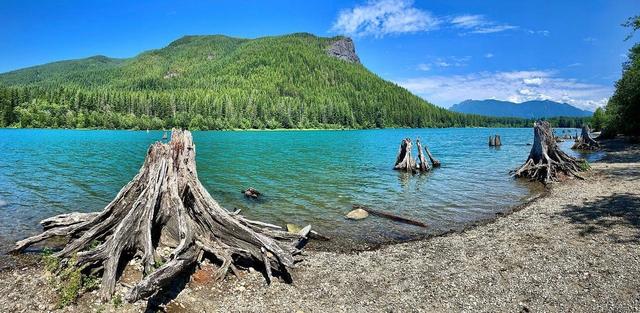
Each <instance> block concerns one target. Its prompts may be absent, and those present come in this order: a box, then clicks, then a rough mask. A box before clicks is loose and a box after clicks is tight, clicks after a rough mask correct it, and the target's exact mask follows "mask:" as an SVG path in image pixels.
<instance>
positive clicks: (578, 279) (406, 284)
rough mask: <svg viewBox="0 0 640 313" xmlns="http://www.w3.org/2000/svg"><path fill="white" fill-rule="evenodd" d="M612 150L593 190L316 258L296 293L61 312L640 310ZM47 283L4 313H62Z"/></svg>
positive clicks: (274, 289)
mask: <svg viewBox="0 0 640 313" xmlns="http://www.w3.org/2000/svg"><path fill="white" fill-rule="evenodd" d="M607 149H608V150H609V151H608V153H607V156H606V157H605V158H604V159H603V160H602V161H600V162H598V163H595V164H593V165H592V166H593V170H592V171H591V172H590V173H589V174H587V175H586V179H585V180H584V181H581V180H572V181H568V182H564V183H561V184H557V185H555V186H553V187H552V188H551V189H550V191H549V193H548V195H547V196H545V197H542V198H540V199H538V200H536V201H534V202H533V203H531V204H529V205H527V206H524V207H523V208H521V209H520V210H518V211H516V212H514V213H512V214H510V215H507V216H505V217H500V218H498V219H496V220H495V221H494V222H491V223H488V224H486V225H481V226H477V227H472V228H470V229H467V230H465V231H464V232H461V233H451V234H447V235H444V236H440V237H435V238H430V239H427V240H422V241H415V242H409V243H403V244H396V245H390V246H386V247H382V248H380V249H377V250H374V251H364V252H354V253H346V254H345V253H335V252H321V251H309V252H307V256H306V259H305V261H304V262H302V263H300V266H299V268H297V269H295V270H294V272H293V281H294V283H293V284H285V283H280V282H275V283H274V284H272V285H271V286H269V287H266V286H265V282H264V278H263V277H262V275H261V274H260V273H258V272H255V271H252V272H249V273H246V274H244V275H243V277H241V278H240V279H238V278H235V277H228V278H226V279H225V280H224V281H223V282H220V283H209V282H207V281H206V279H201V280H197V281H192V282H190V283H189V284H188V285H187V287H186V288H179V289H178V290H177V291H176V293H175V294H174V295H170V296H168V298H159V299H155V300H154V302H153V303H152V304H148V303H146V302H140V303H136V304H124V305H121V306H115V305H114V304H112V303H107V304H100V303H98V302H96V301H97V300H96V297H95V295H94V294H91V293H88V294H85V295H84V296H82V297H81V298H80V299H79V301H78V304H77V305H74V306H69V307H66V308H63V309H61V310H60V311H63V312H64V311H66V312H91V311H95V312H110V311H115V312H120V311H123V312H140V311H144V310H145V308H146V309H147V310H151V311H153V310H161V311H168V312H265V311H277V312H300V311H301V312H635V311H640V147H638V146H637V145H635V146H630V145H625V144H621V143H620V142H618V141H614V142H610V143H609V144H608V145H607ZM203 272H204V274H206V271H204V270H203V271H201V273H197V274H199V276H202V277H206V275H204V274H203ZM43 275H44V274H43V270H42V267H41V263H40V261H39V260H38V259H37V258H25V259H24V260H22V261H21V264H20V266H19V267H18V268H12V269H6V270H3V271H1V272H0V294H2V296H0V311H1V312H23V311H24V312H32V311H33V312H40V311H49V310H54V305H53V303H54V302H55V293H54V292H53V290H52V287H51V286H50V284H49V283H48V282H47V280H48V278H47V277H45V276H43ZM121 290H124V287H121Z"/></svg>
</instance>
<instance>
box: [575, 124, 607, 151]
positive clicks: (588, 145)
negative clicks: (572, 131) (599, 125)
mask: <svg viewBox="0 0 640 313" xmlns="http://www.w3.org/2000/svg"><path fill="white" fill-rule="evenodd" d="M590 133H591V132H590V130H589V126H587V125H584V126H582V133H581V135H580V137H578V139H576V142H575V143H574V144H573V146H572V147H571V149H576V150H598V149H600V144H599V143H598V142H597V141H595V140H594V139H593V138H592V137H591V134H590Z"/></svg>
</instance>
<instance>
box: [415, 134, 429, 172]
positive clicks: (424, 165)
mask: <svg viewBox="0 0 640 313" xmlns="http://www.w3.org/2000/svg"><path fill="white" fill-rule="evenodd" d="M416 146H417V147H418V160H419V161H420V163H419V164H418V169H420V171H421V172H426V171H429V170H431V167H429V163H428V162H427V159H425V157H424V154H422V145H421V144H420V139H416Z"/></svg>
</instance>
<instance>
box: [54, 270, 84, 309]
mask: <svg viewBox="0 0 640 313" xmlns="http://www.w3.org/2000/svg"><path fill="white" fill-rule="evenodd" d="M75 265H76V260H75V258H74V259H72V260H70V261H69V264H68V265H67V266H65V267H64V268H63V269H62V270H61V271H60V273H59V275H58V278H59V282H58V283H59V287H58V297H59V298H58V307H60V308H62V307H65V306H68V305H70V304H72V303H74V302H75V301H76V299H77V298H78V296H80V289H81V288H82V273H81V269H80V268H78V267H76V266H75Z"/></svg>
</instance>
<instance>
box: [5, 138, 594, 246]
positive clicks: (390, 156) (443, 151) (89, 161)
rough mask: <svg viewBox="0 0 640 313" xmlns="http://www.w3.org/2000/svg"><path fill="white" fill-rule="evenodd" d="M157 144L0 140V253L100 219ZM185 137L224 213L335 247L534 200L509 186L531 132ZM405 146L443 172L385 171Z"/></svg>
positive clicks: (518, 186)
mask: <svg viewBox="0 0 640 313" xmlns="http://www.w3.org/2000/svg"><path fill="white" fill-rule="evenodd" d="M573 132H575V130H572V133H573ZM492 134H500V135H501V137H502V142H503V146H502V147H500V148H490V147H488V145H487V141H488V137H489V135H492ZM161 136H162V132H161V131H150V132H146V131H112V130H30V129H0V248H1V249H2V250H4V249H6V247H7V246H8V244H11V243H12V242H13V241H15V240H18V239H22V238H24V237H25V236H28V235H33V234H36V233H38V232H39V231H40V227H39V225H38V222H39V221H40V220H41V219H43V218H46V217H49V216H52V215H56V214H61V213H65V212H72V211H82V212H90V211H99V210H102V208H103V207H104V206H105V205H106V204H107V203H108V202H109V201H110V200H111V199H113V198H114V197H115V195H116V194H117V193H118V191H119V190H120V188H122V186H124V185H125V184H126V183H127V182H128V181H129V180H130V179H131V178H132V177H133V176H134V175H135V174H136V173H137V171H138V169H139V168H140V166H141V164H142V162H143V160H144V157H145V152H146V150H147V148H148V146H149V145H150V144H151V143H153V142H154V141H157V140H159V139H160V138H161ZM193 136H194V140H195V144H196V160H197V167H198V174H199V178H200V180H201V181H202V183H203V184H204V185H205V186H206V187H207V189H208V190H209V192H210V193H211V195H212V196H213V197H214V198H215V199H216V200H217V201H218V202H219V203H220V204H221V205H222V206H224V207H225V208H227V209H228V210H233V209H235V208H239V209H242V212H243V214H244V215H246V216H247V217H249V218H254V219H259V220H262V221H265V222H270V223H275V224H279V225H284V224H285V223H296V224H300V225H306V224H312V225H313V227H314V229H316V230H318V231H319V232H322V233H324V234H326V235H328V236H330V237H332V238H334V240H332V241H333V242H334V243H337V244H352V243H356V244H359V243H373V244H376V243H383V242H388V241H394V240H405V239H411V238H416V237H420V236H425V235H432V234H438V233H442V232H446V231H448V230H451V229H459V228H461V227H463V226H464V225H467V224H468V223H472V222H475V221H478V220H482V219H486V218H491V217H492V216H494V215H495V214H496V213H497V212H501V211H505V210H507V209H509V208H511V207H513V206H516V205H518V204H519V203H521V202H523V201H524V200H525V199H527V198H529V197H531V196H532V195H534V194H536V193H537V192H540V190H541V188H540V185H538V184H534V183H529V182H526V181H522V180H515V179H513V178H512V177H510V176H509V170H512V169H514V168H516V167H517V166H518V165H520V164H522V163H523V162H524V161H525V159H526V157H527V155H528V153H529V150H530V148H531V147H530V146H527V145H526V143H530V142H532V140H533V131H532V130H531V129H482V128H476V129H469V128H467V129H455V128H450V129H385V130H362V131H237V132H236V131H222V132H220V131H209V132H193ZM405 137H411V138H414V139H415V138H416V137H420V138H421V139H422V141H423V142H424V143H426V144H427V145H428V146H429V148H430V150H431V151H432V153H433V154H434V156H435V157H436V158H438V159H439V160H440V161H441V162H442V167H441V168H437V169H434V170H433V171H432V172H429V173H426V174H417V175H408V174H404V173H399V172H397V171H393V170H392V169H391V168H392V166H393V162H394V161H395V157H396V153H397V150H398V145H399V143H400V141H401V139H402V138H405ZM569 144H570V143H569V142H567V143H564V144H563V147H564V148H567V146H568V145H569ZM567 150H568V149H567ZM414 154H416V153H415V149H414ZM593 157H594V156H590V158H593ZM247 187H254V188H256V189H258V190H259V191H261V192H262V193H263V194H264V195H265V197H264V198H263V199H262V200H260V201H253V200H248V199H245V198H244V196H243V195H242V194H241V193H240V191H241V190H243V189H245V188H247ZM352 204H363V205H367V206H371V207H372V208H375V209H379V210H385V211H389V212H393V213H396V214H398V215H403V216H407V217H411V218H414V219H417V220H421V221H424V222H425V223H427V224H429V227H428V228H426V229H424V228H419V227H416V226H411V225H406V224H400V223H397V222H392V221H389V220H384V219H381V218H378V217H370V218H368V219H366V220H362V221H349V220H345V219H344V215H345V213H347V212H348V211H350V210H351V206H352Z"/></svg>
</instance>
